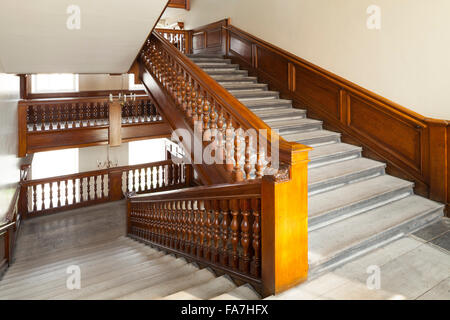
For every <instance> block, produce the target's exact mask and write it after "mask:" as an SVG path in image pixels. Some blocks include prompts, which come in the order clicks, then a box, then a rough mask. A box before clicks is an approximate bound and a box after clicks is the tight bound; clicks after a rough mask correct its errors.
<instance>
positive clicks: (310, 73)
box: [223, 25, 450, 204]
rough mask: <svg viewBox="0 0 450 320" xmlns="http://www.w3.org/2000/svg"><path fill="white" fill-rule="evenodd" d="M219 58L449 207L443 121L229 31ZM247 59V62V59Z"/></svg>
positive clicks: (446, 125)
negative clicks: (245, 70) (243, 71)
mask: <svg viewBox="0 0 450 320" xmlns="http://www.w3.org/2000/svg"><path fill="white" fill-rule="evenodd" d="M224 28H225V29H226V30H227V42H228V43H229V46H228V47H227V48H226V50H225V51H224V52H223V53H224V54H225V55H226V56H227V57H229V58H231V60H232V62H233V63H238V64H240V65H241V67H242V68H244V69H247V70H249V74H250V75H252V76H257V77H258V79H259V81H260V82H264V83H267V84H269V88H270V89H271V90H277V91H279V92H280V94H281V98H284V99H290V100H292V101H293V105H294V107H297V108H302V109H307V111H308V116H309V117H310V118H316V119H320V120H323V121H324V128H326V129H329V130H334V131H338V132H341V133H342V139H343V141H344V142H347V143H352V144H355V145H359V146H362V147H363V148H364V151H363V154H364V156H368V157H370V158H373V159H375V160H379V161H384V162H386V163H387V172H388V173H389V174H392V175H395V176H398V177H400V178H403V179H407V180H410V181H413V182H415V191H416V192H417V193H418V194H420V195H423V196H426V197H429V198H430V199H433V200H436V201H439V202H443V203H446V204H448V203H450V190H449V188H448V181H450V173H449V158H450V155H449V152H450V150H449V149H450V143H449V142H448V137H449V134H450V131H449V130H450V129H449V123H448V121H445V120H437V119H428V118H426V117H424V116H422V115H419V114H417V113H415V112H413V111H411V110H409V109H407V108H405V107H403V106H400V105H398V104H396V103H394V102H392V101H390V100H388V99H385V98H383V97H381V96H379V95H377V94H375V93H373V92H371V91H369V90H366V89H364V88H362V87H360V86H358V85H356V84H354V83H352V82H350V81H348V80H346V79H343V78H341V77H339V76H337V75H335V74H333V73H331V72H329V71H327V70H324V69H322V68H320V67H318V66H316V65H314V64H312V63H310V62H308V61H306V60H304V59H301V58H299V57H297V56H295V55H293V54H291V53H289V52H287V51H285V50H283V49H281V48H278V47H276V46H274V45H272V44H270V43H268V42H266V41H264V40H261V39H259V38H257V37H255V36H253V35H251V34H249V33H247V32H245V31H243V30H240V29H238V28H236V27H234V26H231V25H229V26H227V27H224ZM250 54H251V56H250Z"/></svg>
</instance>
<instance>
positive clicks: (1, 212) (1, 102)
mask: <svg viewBox="0 0 450 320" xmlns="http://www.w3.org/2000/svg"><path fill="white" fill-rule="evenodd" d="M18 99H19V77H16V76H12V75H6V74H0V112H1V115H0V224H1V222H2V221H3V220H4V218H5V215H6V213H7V212H8V209H9V206H10V203H11V200H12V197H13V195H14V192H15V190H16V186H17V182H18V181H19V163H20V159H19V158H17V150H18V135H17V101H18Z"/></svg>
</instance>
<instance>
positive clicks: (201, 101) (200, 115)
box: [196, 88, 209, 137]
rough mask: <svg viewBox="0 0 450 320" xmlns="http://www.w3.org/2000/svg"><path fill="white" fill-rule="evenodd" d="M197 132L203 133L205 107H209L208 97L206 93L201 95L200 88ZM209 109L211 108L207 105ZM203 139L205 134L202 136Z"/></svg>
mask: <svg viewBox="0 0 450 320" xmlns="http://www.w3.org/2000/svg"><path fill="white" fill-rule="evenodd" d="M196 105H197V120H196V121H197V123H196V125H197V128H198V129H197V130H198V132H200V133H202V132H203V122H202V118H203V110H204V108H205V105H207V101H206V95H205V93H203V94H202V95H200V88H199V94H198V98H197V103H196ZM207 108H208V110H209V106H208V105H207ZM202 137H203V134H202Z"/></svg>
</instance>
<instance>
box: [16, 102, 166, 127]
mask: <svg viewBox="0 0 450 320" xmlns="http://www.w3.org/2000/svg"><path fill="white" fill-rule="evenodd" d="M19 108H25V109H26V130H27V132H36V131H52V130H65V129H75V128H84V127H96V126H104V125H108V122H109V100H108V98H77V99H50V100H25V101H21V102H20V103H19ZM122 117H123V119H122V122H123V123H145V122H153V121H161V116H160V115H159V114H158V112H157V110H156V108H155V106H154V105H153V104H152V103H151V101H150V100H149V99H148V97H147V96H139V97H136V101H131V102H126V103H125V104H124V106H123V108H122Z"/></svg>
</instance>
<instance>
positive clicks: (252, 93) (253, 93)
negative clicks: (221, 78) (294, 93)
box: [228, 89, 278, 100]
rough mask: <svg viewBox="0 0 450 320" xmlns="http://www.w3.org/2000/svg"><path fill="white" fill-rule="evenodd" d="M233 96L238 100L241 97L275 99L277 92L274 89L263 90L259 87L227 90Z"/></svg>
mask: <svg viewBox="0 0 450 320" xmlns="http://www.w3.org/2000/svg"><path fill="white" fill-rule="evenodd" d="M228 92H229V93H231V94H232V95H233V96H234V97H236V98H238V99H239V100H242V99H267V98H272V99H277V98H278V92H276V91H264V90H261V89H253V90H228Z"/></svg>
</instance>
